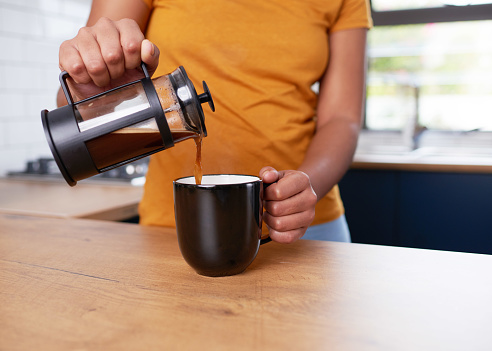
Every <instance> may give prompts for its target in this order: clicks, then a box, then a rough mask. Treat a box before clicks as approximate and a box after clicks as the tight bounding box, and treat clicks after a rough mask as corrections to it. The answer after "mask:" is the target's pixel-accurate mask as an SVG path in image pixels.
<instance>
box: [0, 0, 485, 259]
mask: <svg viewBox="0 0 492 351" xmlns="http://www.w3.org/2000/svg"><path fill="white" fill-rule="evenodd" d="M90 3H91V1H90V0H0V47H1V50H0V103H1V109H0V177H2V176H7V175H9V174H10V175H12V174H13V173H19V172H24V171H25V170H26V169H28V168H31V169H32V168H39V160H41V161H42V160H45V161H46V160H49V159H50V158H51V154H50V151H49V148H48V145H47V143H46V140H45V136H44V132H43V128H42V126H41V119H40V111H41V110H42V109H48V110H51V109H54V108H55V95H56V91H57V89H58V87H59V82H58V74H59V69H58V48H59V45H60V44H61V42H62V41H64V40H66V39H70V38H72V37H73V36H75V35H76V33H77V30H78V28H80V27H81V26H83V25H84V23H85V21H86V19H87V16H88V13H89V7H90ZM371 6H372V14H373V19H374V24H375V27H374V28H373V29H372V30H371V31H370V32H369V42H368V44H369V45H368V57H369V67H368V77H367V101H366V111H365V120H364V129H363V131H362V133H361V136H360V141H359V145H358V148H357V152H356V155H355V158H354V163H353V166H352V168H351V169H350V170H349V172H348V173H347V175H346V176H345V177H344V178H343V179H342V181H341V183H340V189H341V193H342V198H343V200H344V203H345V206H346V212H347V213H346V215H347V220H348V222H349V227H350V229H351V232H352V238H353V241H355V242H361V243H369V244H383V245H396V246H408V247H421V248H430V249H444V250H455V251H467V252H480V253H492V235H490V234H489V233H491V232H492V215H491V213H492V40H491V39H490V35H491V33H492V0H478V1H471V0H448V1H445V0H398V1H395V0H372V1H371ZM47 167H48V168H49V172H54V173H56V172H57V169H56V166H54V164H53V163H51V164H50V165H48V166H47ZM129 171H131V172H134V169H130V170H129ZM1 196H2V195H1V194H0V197H1Z"/></svg>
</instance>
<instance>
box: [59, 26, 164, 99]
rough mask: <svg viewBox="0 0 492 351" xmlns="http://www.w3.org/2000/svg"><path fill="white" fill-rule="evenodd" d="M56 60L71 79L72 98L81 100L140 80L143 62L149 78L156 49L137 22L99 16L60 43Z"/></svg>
mask: <svg viewBox="0 0 492 351" xmlns="http://www.w3.org/2000/svg"><path fill="white" fill-rule="evenodd" d="M59 60H60V61H59V65H60V69H61V70H65V71H67V72H68V74H69V75H70V77H71V78H72V80H73V81H71V82H70V83H71V84H70V89H71V90H72V93H73V95H75V96H76V97H77V100H80V99H84V98H87V97H89V96H92V95H95V94H98V93H100V92H103V91H105V90H108V89H110V88H113V87H117V86H119V85H121V84H124V83H128V82H130V81H134V80H138V79H141V78H142V77H143V74H142V72H141V70H139V69H138V68H139V67H140V64H141V62H142V61H143V62H144V63H146V65H147V69H148V71H149V74H150V75H152V74H153V73H154V71H155V69H156V68H157V65H158V63H159V49H158V48H157V47H156V46H155V45H154V44H152V43H151V42H150V41H149V40H146V39H145V37H144V35H143V33H142V31H141V29H140V27H139V25H138V24H137V22H136V21H134V20H132V19H127V18H125V19H121V20H118V21H113V20H111V19H109V18H106V17H101V18H100V19H99V20H97V22H96V23H95V24H94V25H92V26H88V27H83V28H81V29H80V30H79V32H78V34H77V36H75V38H73V39H71V40H67V41H65V42H63V43H62V45H61V46H60V53H59ZM73 83H75V84H73ZM59 102H60V101H59Z"/></svg>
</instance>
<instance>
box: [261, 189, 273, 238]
mask: <svg viewBox="0 0 492 351" xmlns="http://www.w3.org/2000/svg"><path fill="white" fill-rule="evenodd" d="M261 183H262V184H263V190H265V189H266V188H268V187H269V186H270V185H272V184H273V183H275V182H273V183H263V181H262V182H261ZM270 241H272V238H270V234H267V235H265V236H264V237H262V238H260V245H263V244H266V243H269V242H270Z"/></svg>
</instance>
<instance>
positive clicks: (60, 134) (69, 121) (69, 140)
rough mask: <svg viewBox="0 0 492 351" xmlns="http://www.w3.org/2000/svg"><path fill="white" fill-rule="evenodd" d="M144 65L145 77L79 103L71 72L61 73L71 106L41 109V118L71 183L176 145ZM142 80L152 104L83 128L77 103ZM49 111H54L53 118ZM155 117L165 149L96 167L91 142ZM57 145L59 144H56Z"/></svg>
mask: <svg viewBox="0 0 492 351" xmlns="http://www.w3.org/2000/svg"><path fill="white" fill-rule="evenodd" d="M141 67H142V70H143V73H144V74H145V78H142V79H140V80H136V81H133V82H130V83H127V84H124V85H121V86H119V87H117V88H114V89H111V90H108V91H105V92H102V93H100V94H97V95H94V96H91V97H89V98H87V99H84V100H80V101H77V102H74V101H73V98H72V95H71V94H70V90H69V89H68V86H67V82H66V80H67V78H69V74H68V73H67V72H65V71H64V72H62V73H60V84H61V86H62V89H63V92H64V94H65V97H66V98H67V102H68V105H66V106H63V107H60V108H58V109H55V110H53V111H48V110H43V111H41V120H42V122H43V127H44V131H45V133H46V139H47V140H48V144H49V147H50V149H51V152H52V154H53V157H54V159H55V161H56V163H57V165H58V168H59V169H60V172H61V173H62V175H63V177H64V178H65V180H66V181H67V183H68V184H69V185H70V186H74V185H76V184H77V181H78V180H82V179H85V178H89V177H91V176H93V175H96V174H99V173H102V172H106V171H108V170H110V169H113V168H116V167H119V166H122V165H124V164H127V163H130V162H133V161H135V160H138V159H140V158H143V157H146V156H149V155H151V154H153V153H156V152H159V151H161V150H164V149H167V148H170V147H172V146H174V141H173V138H172V135H171V130H170V129H169V126H168V124H167V120H166V118H165V114H164V111H163V109H162V107H161V104H160V101H159V97H158V95H157V92H156V90H155V88H154V85H153V83H152V80H151V78H150V76H149V73H148V71H147V68H146V66H145V64H143V63H142V66H141ZM139 82H141V83H142V86H143V89H144V91H145V94H146V96H147V100H148V102H149V107H148V108H147V109H145V110H141V111H138V112H135V113H132V114H130V115H128V116H124V117H121V118H119V119H116V120H114V121H110V122H106V123H104V124H102V125H100V126H98V127H97V128H91V129H88V130H85V131H80V129H79V124H78V122H77V118H76V110H75V106H77V105H78V104H81V103H84V102H87V101H89V100H93V99H96V98H98V97H100V96H103V95H105V94H108V93H110V92H112V91H115V90H119V89H121V88H124V87H127V86H130V85H133V84H137V83H139ZM48 112H49V114H50V118H49V120H48ZM67 115H71V116H73V118H67ZM152 118H153V119H155V121H156V123H157V127H158V128H159V132H160V134H161V137H162V141H163V147H162V148H158V149H156V150H152V151H150V152H148V153H145V154H142V155H139V156H136V157H133V158H130V159H128V160H125V161H122V162H119V163H116V164H114V165H111V166H108V167H105V168H102V169H98V168H97V167H96V165H95V164H94V161H93V160H92V156H91V154H90V153H89V150H88V149H87V146H86V142H87V141H89V140H92V139H95V138H98V137H102V136H104V135H106V134H109V133H112V132H115V131H117V130H120V129H123V128H126V127H129V126H131V125H134V124H136V123H140V122H143V121H146V120H149V119H152ZM55 145H56V146H57V147H55ZM75 155H76V156H75Z"/></svg>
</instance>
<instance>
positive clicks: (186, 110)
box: [41, 63, 215, 186]
mask: <svg viewBox="0 0 492 351" xmlns="http://www.w3.org/2000/svg"><path fill="white" fill-rule="evenodd" d="M142 71H143V73H144V75H145V77H144V78H142V79H141V80H137V81H134V82H130V83H128V84H124V85H121V86H119V87H117V88H114V89H111V90H108V91H105V92H103V93H100V94H97V95H94V96H92V97H89V98H87V99H84V100H80V101H74V100H73V98H72V95H71V93H70V90H69V88H68V85H67V78H69V74H68V73H67V72H62V73H60V84H61V87H62V89H63V92H64V94H65V97H66V98H67V102H68V105H66V106H63V107H60V108H57V109H55V110H52V111H48V110H43V111H41V119H42V122H43V128H44V131H45V134H46V139H47V140H48V144H49V147H50V149H51V152H52V154H53V157H54V159H55V161H56V163H57V165H58V168H59V169H60V172H61V173H62V175H63V177H64V178H65V180H66V181H67V183H68V184H69V185H70V186H74V185H75V184H77V181H79V180H82V179H86V178H89V177H91V176H93V175H96V174H99V173H103V172H106V171H109V170H110V169H113V168H116V167H119V166H121V165H124V164H127V163H130V162H132V161H135V160H137V159H140V158H142V157H146V156H148V155H151V154H153V153H156V152H159V151H161V150H164V149H167V148H170V147H172V146H174V144H175V143H177V142H180V141H183V140H186V139H188V138H193V137H205V136H207V130H206V128H205V118H204V114H203V109H202V106H201V104H203V103H205V102H208V104H209V105H210V108H211V109H212V111H215V107H214V104H213V100H212V95H211V94H210V91H209V89H208V87H207V84H206V83H205V82H203V89H204V93H203V94H200V95H198V94H197V92H196V90H195V87H194V85H193V83H192V82H191V80H190V79H189V78H188V75H187V74H186V71H185V69H184V68H183V67H182V66H180V67H178V68H177V69H176V70H175V71H173V72H171V73H170V74H167V75H164V76H161V77H157V78H154V79H151V78H150V76H149V73H148V71H147V68H146V66H145V64H143V63H142Z"/></svg>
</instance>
